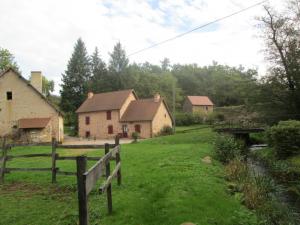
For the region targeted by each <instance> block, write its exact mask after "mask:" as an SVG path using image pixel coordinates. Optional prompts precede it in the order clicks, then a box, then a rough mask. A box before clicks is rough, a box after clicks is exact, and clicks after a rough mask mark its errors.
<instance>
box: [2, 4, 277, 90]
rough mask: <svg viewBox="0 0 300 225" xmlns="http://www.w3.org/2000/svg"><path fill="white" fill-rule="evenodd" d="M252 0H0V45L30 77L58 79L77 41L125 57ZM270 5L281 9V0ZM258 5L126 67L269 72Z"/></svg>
mask: <svg viewBox="0 0 300 225" xmlns="http://www.w3.org/2000/svg"><path fill="white" fill-rule="evenodd" d="M256 2H257V1H255V0H245V1H242V2H241V1H237V0H223V1H219V0H209V1H208V0H189V1H188V0H162V1H158V0H149V1H141V0H114V1H110V0H89V1H83V0H43V1H40V0H26V1H22V0H1V2H0V30H1V34H0V45H1V47H3V48H7V49H9V50H10V51H11V52H12V53H13V54H14V55H15V56H16V60H17V62H18V64H19V65H20V67H21V70H22V72H23V75H24V76H25V77H28V76H29V74H30V71H31V70H42V71H43V73H44V75H46V76H47V77H48V78H50V79H54V80H55V82H56V93H58V90H59V86H58V84H59V83H60V80H61V74H62V73H63V72H64V70H65V69H66V65H67V62H68V60H69V58H70V56H71V54H72V51H73V47H74V43H75V41H76V40H77V39H78V38H79V37H81V38H82V39H83V40H84V41H85V43H86V45H87V48H88V51H89V53H92V51H93V49H94V48H95V46H98V47H99V49H100V53H101V56H102V57H103V58H104V60H106V61H108V53H109V52H110V51H111V50H112V48H113V46H114V44H115V43H116V42H117V41H121V43H122V44H123V45H124V47H125V49H126V51H127V53H132V52H135V51H136V50H139V49H142V48H145V47H147V46H150V45H151V44H153V43H157V42H160V41H162V40H165V39H168V38H170V37H173V36H176V35H178V34H179V33H182V32H185V31H187V30H189V29H192V28H194V27H197V26H199V25H202V24H205V23H207V22H209V21H212V20H215V19H217V18H219V17H222V16H225V15H228V14H230V13H233V12H235V11H237V10H239V9H241V8H244V7H247V6H249V5H252V4H254V3H256ZM272 4H274V5H275V6H276V7H281V6H282V3H281V1H280V0H273V1H272ZM262 13H263V11H262V8H261V7H257V8H255V9H251V10H249V11H247V12H244V13H243V14H240V15H237V16H235V17H232V18H229V19H226V20H223V21H221V22H218V23H216V24H214V25H213V26H210V27H207V28H205V29H203V30H199V31H195V32H193V33H191V34H189V35H187V36H184V37H182V38H180V39H177V40H175V41H172V42H169V43H166V44H165V45H162V46H159V47H157V48H153V49H151V50H148V51H145V52H143V53H140V54H138V55H134V56H132V57H130V61H131V62H144V61H149V62H152V63H159V61H160V60H161V59H163V58H164V57H168V58H170V60H171V62H172V63H198V64H200V65H207V64H210V63H211V62H212V61H213V60H216V61H218V62H220V63H226V64H229V65H232V66H238V65H240V64H242V65H244V66H246V67H250V68H252V67H259V71H260V73H261V74H263V73H264V71H265V69H266V62H265V61H264V56H263V54H262V53H261V52H260V50H261V49H262V46H263V43H262V41H261V39H259V38H257V37H256V36H257V33H258V30H257V28H255V26H254V25H255V24H256V21H255V19H254V17H255V16H259V15H262Z"/></svg>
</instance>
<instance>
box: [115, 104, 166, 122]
mask: <svg viewBox="0 0 300 225" xmlns="http://www.w3.org/2000/svg"><path fill="white" fill-rule="evenodd" d="M161 103H162V100H159V101H157V102H155V101H154V99H141V100H136V101H132V102H131V103H130V104H129V106H128V108H127V109H126V111H125V113H124V114H123V116H122V118H121V122H132V121H151V120H152V119H153V118H154V116H155V114H156V113H157V110H158V108H159V106H160V104H161Z"/></svg>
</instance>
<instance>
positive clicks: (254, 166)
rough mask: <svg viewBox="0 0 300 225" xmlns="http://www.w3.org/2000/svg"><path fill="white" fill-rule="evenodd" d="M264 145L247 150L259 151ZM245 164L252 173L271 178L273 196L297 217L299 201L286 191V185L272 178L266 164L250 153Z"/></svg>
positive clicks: (299, 213) (299, 207)
mask: <svg viewBox="0 0 300 225" xmlns="http://www.w3.org/2000/svg"><path fill="white" fill-rule="evenodd" d="M265 147H267V145H252V146H250V147H249V151H250V152H254V151H259V150H261V149H263V148H265ZM247 165H248V167H249V168H250V170H251V171H252V173H253V174H255V175H260V176H266V177H269V178H271V179H272V180H273V181H274V183H275V185H276V190H277V192H276V193H275V196H276V198H277V199H278V201H279V202H281V203H282V204H284V205H285V206H286V207H288V209H289V210H290V212H291V213H292V214H295V216H297V217H299V216H300V202H299V201H298V199H297V197H296V196H295V195H294V194H292V193H291V192H289V191H288V189H289V188H288V187H287V185H284V184H280V183H279V182H277V181H276V180H275V179H273V178H272V175H271V174H270V172H269V171H268V169H267V168H266V166H265V165H264V164H263V163H262V162H260V161H259V160H255V159H253V158H252V157H251V154H250V157H249V156H248V158H247Z"/></svg>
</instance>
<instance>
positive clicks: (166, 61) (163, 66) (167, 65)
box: [160, 58, 171, 71]
mask: <svg viewBox="0 0 300 225" xmlns="http://www.w3.org/2000/svg"><path fill="white" fill-rule="evenodd" d="M160 63H161V69H162V70H163V71H169V70H170V67H171V65H170V59H168V58H164V59H163V60H162V61H160Z"/></svg>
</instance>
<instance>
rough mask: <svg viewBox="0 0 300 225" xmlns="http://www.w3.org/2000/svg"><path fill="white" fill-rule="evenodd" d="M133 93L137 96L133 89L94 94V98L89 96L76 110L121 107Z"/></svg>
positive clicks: (93, 110) (95, 110)
mask: <svg viewBox="0 0 300 225" xmlns="http://www.w3.org/2000/svg"><path fill="white" fill-rule="evenodd" d="M131 93H133V94H134V95H135V97H136V94H135V93H134V91H133V90H132V89H129V90H123V91H113V92H105V93H99V94H94V95H93V97H92V98H87V99H86V100H85V101H84V102H83V103H82V105H81V106H80V107H79V108H78V109H77V111H76V112H77V113H84V112H97V111H105V110H117V109H121V107H122V106H123V104H124V103H125V101H126V99H127V98H128V96H129V95H130V94H131ZM136 98H137V97H136Z"/></svg>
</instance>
